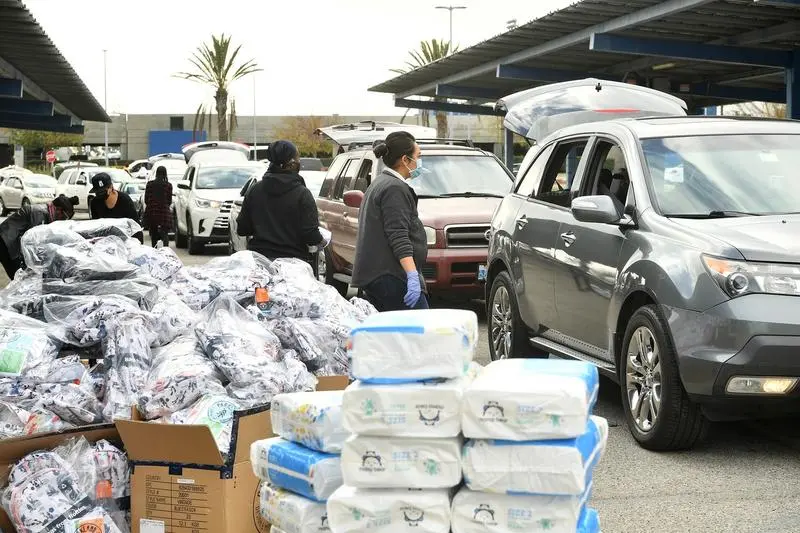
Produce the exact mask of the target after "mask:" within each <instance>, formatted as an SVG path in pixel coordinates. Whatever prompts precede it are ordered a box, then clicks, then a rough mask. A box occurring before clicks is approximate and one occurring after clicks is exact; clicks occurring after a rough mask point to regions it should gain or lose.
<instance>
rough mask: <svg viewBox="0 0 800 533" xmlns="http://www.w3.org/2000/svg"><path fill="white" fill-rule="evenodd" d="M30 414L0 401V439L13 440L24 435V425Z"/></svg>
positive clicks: (14, 405) (13, 404)
mask: <svg viewBox="0 0 800 533" xmlns="http://www.w3.org/2000/svg"><path fill="white" fill-rule="evenodd" d="M30 417H31V414H30V413H29V412H28V411H26V410H25V409H23V408H22V407H20V406H19V405H17V404H15V403H11V402H4V401H0V439H13V438H14V437H21V436H23V435H25V425H26V424H27V423H28V419H29V418H30Z"/></svg>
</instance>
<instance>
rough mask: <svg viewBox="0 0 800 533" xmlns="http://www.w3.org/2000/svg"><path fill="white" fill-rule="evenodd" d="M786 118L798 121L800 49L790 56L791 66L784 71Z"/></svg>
mask: <svg viewBox="0 0 800 533" xmlns="http://www.w3.org/2000/svg"><path fill="white" fill-rule="evenodd" d="M786 118H791V119H795V120H797V119H800V49H797V50H795V51H794V53H793V54H792V66H791V67H789V68H787V69H786Z"/></svg>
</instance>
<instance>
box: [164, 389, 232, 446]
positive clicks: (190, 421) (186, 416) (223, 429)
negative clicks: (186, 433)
mask: <svg viewBox="0 0 800 533" xmlns="http://www.w3.org/2000/svg"><path fill="white" fill-rule="evenodd" d="M243 407H244V406H243V405H241V404H240V403H239V402H237V401H236V400H235V399H233V398H229V397H228V396H225V395H206V396H203V397H202V398H200V399H199V400H198V401H197V402H195V403H194V404H193V405H192V406H191V407H188V408H186V409H183V410H181V411H178V412H176V413H173V414H171V415H170V416H168V417H166V418H165V419H163V420H164V421H165V422H167V423H168V424H186V425H205V426H208V428H209V429H210V430H211V435H213V437H214V441H215V442H216V443H217V448H218V449H219V451H220V453H222V454H223V455H225V454H227V453H228V452H229V451H230V447H231V435H232V432H233V413H234V411H238V410H240V409H242V408H243Z"/></svg>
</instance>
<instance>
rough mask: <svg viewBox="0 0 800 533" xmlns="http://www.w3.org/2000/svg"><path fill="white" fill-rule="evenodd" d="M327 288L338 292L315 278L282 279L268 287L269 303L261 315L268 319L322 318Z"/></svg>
mask: <svg viewBox="0 0 800 533" xmlns="http://www.w3.org/2000/svg"><path fill="white" fill-rule="evenodd" d="M326 288H327V289H331V290H332V291H333V292H336V289H334V288H333V287H328V286H326V285H323V284H322V283H320V282H318V281H317V280H315V279H313V278H306V277H300V278H293V279H280V280H278V281H275V282H274V283H272V284H270V285H269V286H268V287H267V291H268V293H269V302H268V304H267V306H266V309H264V310H261V313H262V314H263V315H264V316H265V317H267V318H302V317H310V318H318V317H321V316H322V315H324V314H325V311H326V297H325V292H326ZM336 294H337V296H338V293H336ZM339 298H341V296H339Z"/></svg>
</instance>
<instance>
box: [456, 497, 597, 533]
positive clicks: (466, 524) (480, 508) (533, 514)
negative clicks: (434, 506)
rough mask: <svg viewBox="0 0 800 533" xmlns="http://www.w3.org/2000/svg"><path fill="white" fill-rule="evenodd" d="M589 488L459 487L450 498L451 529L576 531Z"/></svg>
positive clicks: (471, 532)
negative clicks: (513, 490)
mask: <svg viewBox="0 0 800 533" xmlns="http://www.w3.org/2000/svg"><path fill="white" fill-rule="evenodd" d="M590 492H591V488H590V489H589V490H587V491H586V492H585V493H584V494H583V495H581V496H542V495H510V494H489V493H487V492H476V491H472V490H469V489H467V488H462V489H461V490H460V491H459V492H458V494H456V496H455V498H453V507H452V514H451V520H452V522H453V523H452V527H453V533H485V532H486V531H491V532H492V533H517V532H519V531H525V532H526V533H534V532H540V531H547V532H548V533H575V531H580V530H579V529H578V526H579V521H580V519H581V515H582V513H583V511H584V507H585V504H586V501H587V500H588V499H589V495H590ZM587 533H593V532H592V530H588V532H587Z"/></svg>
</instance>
